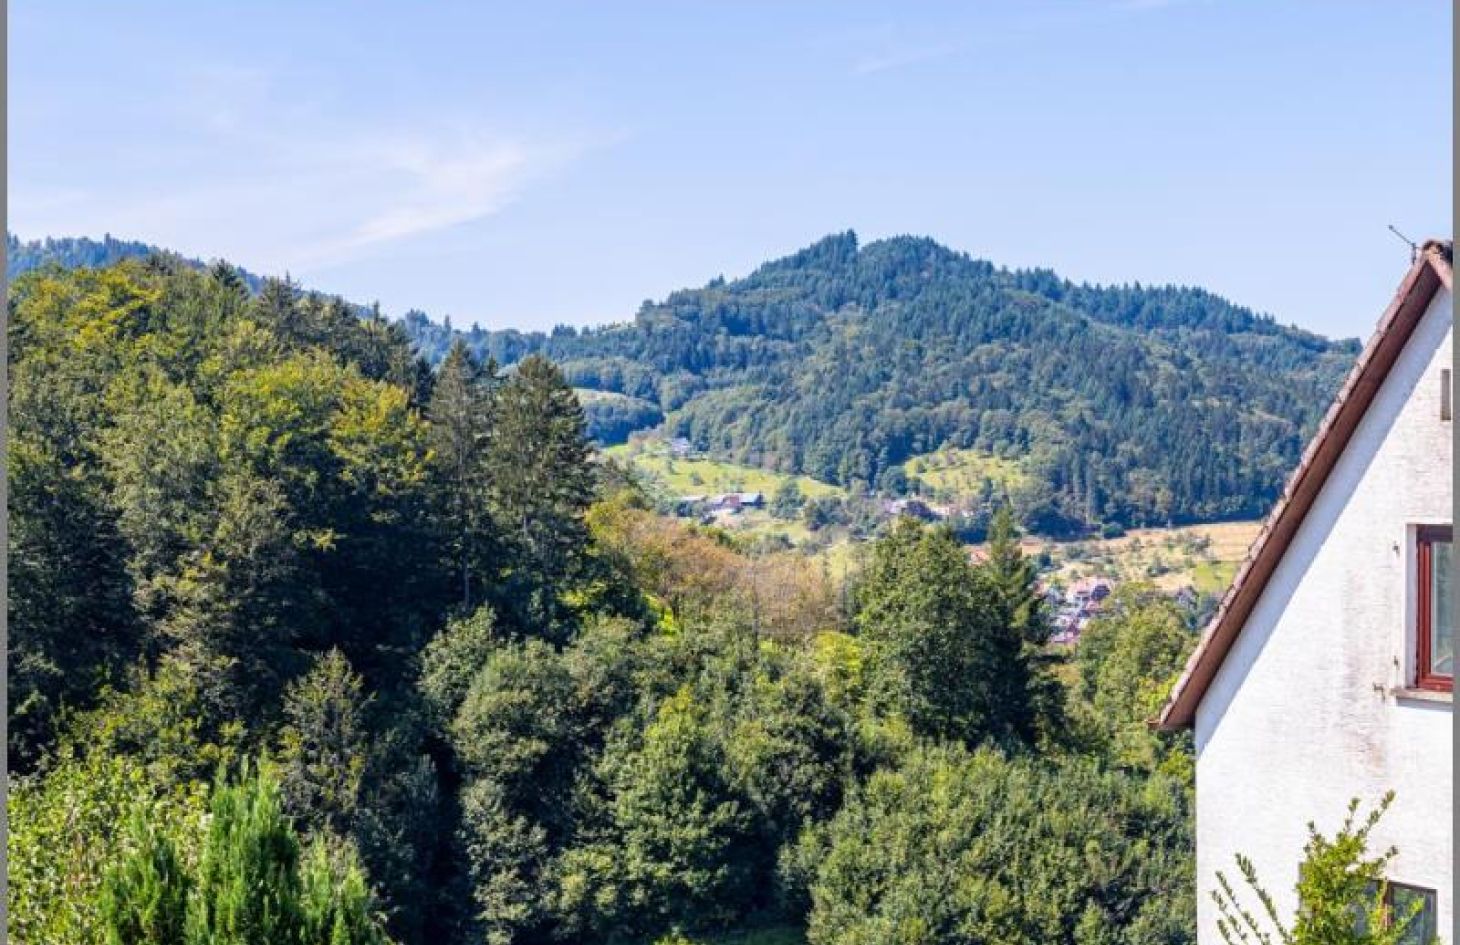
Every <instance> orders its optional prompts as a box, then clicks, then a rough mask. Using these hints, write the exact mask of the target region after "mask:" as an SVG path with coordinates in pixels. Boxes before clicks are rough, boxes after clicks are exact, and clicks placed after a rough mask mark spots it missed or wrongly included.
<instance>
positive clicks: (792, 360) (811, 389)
mask: <svg viewBox="0 0 1460 945" xmlns="http://www.w3.org/2000/svg"><path fill="white" fill-rule="evenodd" d="M10 246H11V250H12V254H13V256H12V260H11V271H12V273H14V272H17V271H21V270H23V269H26V268H30V267H33V266H35V265H37V264H38V263H39V262H41V261H56V262H60V263H62V264H63V265H91V264H95V263H102V262H106V261H109V260H112V259H115V258H120V257H126V256H134V255H145V254H147V253H150V252H156V251H155V250H153V249H152V248H151V247H147V246H145V245H144V244H139V243H124V242H119V241H116V240H112V239H111V238H110V237H108V238H107V240H106V241H104V242H101V243H97V242H93V241H90V240H46V241H44V242H32V243H24V244H21V243H17V242H16V240H15V238H14V237H13V236H12V237H10ZM181 262H183V263H184V264H186V265H189V266H197V267H202V266H203V264H202V263H199V262H196V261H191V260H181ZM240 276H241V277H242V278H243V279H244V280H245V282H246V284H248V285H249V286H250V287H251V288H252V289H253V290H254V291H257V288H258V286H259V282H258V280H257V279H256V278H255V277H253V276H251V275H249V274H248V273H243V272H240ZM347 308H349V309H350V310H351V311H354V312H355V313H356V314H359V315H362V316H365V317H373V316H372V315H371V313H370V311H369V310H367V309H364V308H362V307H360V306H353V305H350V306H347ZM401 324H402V326H403V327H404V329H405V333H406V336H407V337H408V338H409V339H410V341H411V342H412V343H413V344H414V345H415V347H416V349H417V351H418V352H419V353H421V354H422V355H423V356H425V357H426V359H427V360H428V361H431V362H433V363H434V362H436V361H439V360H440V359H441V358H442V357H443V356H444V354H445V352H446V351H447V349H448V348H449V347H450V345H451V343H452V342H453V340H454V339H457V338H460V339H462V340H464V341H465V342H466V344H467V346H468V347H469V348H470V349H471V350H472V351H473V353H474V354H476V355H477V356H478V357H479V358H482V359H488V358H490V359H491V360H494V361H495V362H496V363H497V364H498V365H499V366H502V367H510V366H511V365H513V364H515V363H517V362H518V361H520V360H521V359H522V358H524V357H525V356H527V355H529V354H532V353H540V354H544V355H546V356H548V357H549V358H551V359H553V360H554V361H555V362H557V363H558V364H559V365H560V366H561V368H562V370H563V371H564V373H565V375H566V377H567V378H568V381H569V383H570V384H572V385H573V386H574V387H576V388H578V389H579V390H580V393H581V394H582V395H583V399H584V402H585V409H586V416H587V420H588V425H589V433H590V435H591V436H593V437H594V438H595V439H596V440H598V441H599V442H600V443H613V442H619V441H622V439H623V438H625V437H627V436H628V435H629V433H631V432H633V431H634V430H635V429H643V428H646V427H656V426H660V425H661V424H662V426H663V428H664V429H665V431H666V432H668V433H670V434H673V435H679V436H684V437H687V438H688V439H690V440H691V441H692V442H693V443H694V445H695V446H696V447H698V448H700V449H704V450H707V451H709V452H710V453H711V454H712V455H716V456H719V457H721V458H725V459H730V460H735V461H738V462H742V463H748V464H751V465H757V466H765V467H768V468H772V469H776V470H781V471H785V472H797V473H804V474H808V475H811V476H814V477H816V478H819V479H822V480H825V481H828V482H834V483H838V484H841V485H844V486H849V487H853V488H862V489H867V490H873V491H881V492H886V493H901V492H904V491H908V490H910V489H911V490H916V489H918V488H920V486H919V484H918V483H916V482H909V480H908V477H907V476H906V474H905V472H904V470H903V469H902V468H901V464H902V463H903V462H904V461H905V460H907V459H909V458H910V457H914V456H918V455H921V454H925V453H929V452H931V451H933V450H936V449H938V448H940V447H953V448H959V449H968V450H974V451H977V452H979V453H984V454H988V455H989V456H991V457H997V458H1000V459H1005V460H1015V461H1017V462H1018V463H1019V465H1020V468H1021V469H1022V470H1023V472H1025V473H1026V474H1027V475H1024V476H1023V477H1022V482H1021V485H1020V487H1019V488H1018V489H1016V490H1013V492H1012V494H1009V495H1007V496H998V495H994V496H992V498H996V499H997V498H1007V499H1008V500H1009V501H1011V502H1012V503H1013V505H1014V507H1015V509H1016V511H1017V513H1018V515H1019V518H1020V519H1021V521H1022V522H1023V523H1024V524H1025V525H1026V526H1028V527H1030V528H1033V529H1035V530H1037V531H1040V532H1043V533H1046V534H1060V533H1067V532H1074V531H1080V530H1084V529H1086V528H1089V527H1093V526H1096V525H1100V524H1107V523H1113V524H1117V525H1148V524H1167V523H1173V522H1188V521H1203V520H1213V519H1221V518H1238V517H1247V518H1255V517H1258V516H1260V515H1261V514H1262V513H1263V512H1264V511H1265V510H1266V509H1267V508H1268V506H1269V505H1270V504H1271V503H1272V501H1273V499H1274V498H1275V497H1276V495H1277V492H1278V490H1279V489H1280V488H1281V485H1282V482H1283V480H1284V477H1285V476H1286V475H1287V472H1288V470H1290V469H1291V468H1292V467H1293V465H1294V464H1295V463H1296V462H1297V458H1298V453H1299V450H1300V448H1301V445H1302V442H1303V441H1304V439H1305V437H1306V434H1307V433H1308V432H1310V431H1311V429H1312V427H1313V426H1314V425H1315V424H1316V423H1317V420H1318V418H1319V417H1320V416H1321V414H1322V411H1323V409H1324V407H1325V406H1326V404H1327V402H1328V399H1329V398H1330V396H1331V395H1332V393H1333V391H1334V390H1335V389H1336V388H1337V385H1338V382H1339V380H1340V379H1341V378H1342V376H1343V373H1344V372H1345V371H1346V369H1347V367H1348V365H1349V364H1350V363H1351V362H1352V359H1353V358H1354V356H1355V355H1356V353H1357V350H1358V348H1357V343H1356V342H1353V341H1342V342H1333V341H1329V340H1327V339H1325V338H1322V337H1320V336H1317V335H1314V334H1311V333H1309V332H1305V331H1302V330H1299V329H1296V328H1291V327H1285V326H1281V325H1279V324H1278V323H1277V322H1276V321H1274V320H1273V319H1272V318H1271V317H1268V316H1263V315H1258V314H1255V313H1253V312H1252V311H1250V310H1248V309H1245V308H1242V307H1240V306H1236V305H1233V304H1232V303H1230V302H1228V301H1226V300H1225V299H1222V298H1220V297H1218V296H1215V295H1213V294H1211V293H1209V292H1206V291H1203V290H1201V289H1195V288H1186V287H1173V286H1165V287H1151V286H1142V285H1140V284H1135V285H1128V286H1091V285H1085V284H1079V285H1077V284H1074V283H1071V282H1069V281H1067V280H1063V279H1061V278H1059V277H1058V276H1056V275H1055V274H1054V273H1052V272H1050V271H1048V270H1007V269H1002V268H998V267H996V266H994V265H993V264H991V263H988V262H984V261H981V260H976V259H972V258H970V257H968V256H967V255H965V254H961V253H956V252H954V251H952V250H949V249H947V248H945V247H942V246H940V245H938V244H937V243H935V242H933V241H932V240H928V239H918V238H912V237H898V238H895V239H888V240H882V241H878V242H874V243H870V244H868V245H865V246H863V245H860V244H859V243H858V241H857V238H856V236H855V234H853V233H850V232H848V233H843V234H838V235H834V236H830V237H827V238H826V239H823V240H821V241H820V242H818V243H816V244H814V245H812V246H810V247H807V248H806V249H804V250H802V251H800V252H798V253H795V254H793V255H791V256H788V257H786V258H784V259H780V260H776V261H774V262H770V263H767V264H765V265H763V266H761V267H760V268H759V269H757V270H756V271H755V272H753V273H752V274H751V275H749V276H747V277H745V278H744V279H738V280H735V281H732V282H726V281H725V280H723V279H716V280H714V281H712V282H710V283H709V284H707V285H705V286H704V287H702V288H699V289H688V290H683V291H678V292H674V293H672V294H670V295H669V296H668V297H667V298H665V299H664V300H662V301H660V302H648V303H645V305H644V306H643V308H642V309H641V310H640V311H639V313H638V315H637V316H636V317H635V318H634V320H633V321H632V322H631V323H625V324H619V325H611V326H607V327H602V328H590V329H582V330H579V329H574V328H571V327H567V326H560V327H559V328H556V329H554V330H553V331H551V332H521V331H516V330H501V331H488V330H484V329H480V328H473V329H471V330H469V331H465V332H463V331H456V330H453V329H452V328H450V326H449V323H447V324H437V323H434V322H432V321H431V320H430V319H429V318H428V317H427V316H426V315H425V314H424V313H421V312H419V311H411V312H407V313H406V314H405V316H404V317H403V319H402V321H401ZM594 392H597V393H596V394H595V393H594ZM614 395H620V396H614ZM980 498H984V499H987V498H990V496H982V497H980Z"/></svg>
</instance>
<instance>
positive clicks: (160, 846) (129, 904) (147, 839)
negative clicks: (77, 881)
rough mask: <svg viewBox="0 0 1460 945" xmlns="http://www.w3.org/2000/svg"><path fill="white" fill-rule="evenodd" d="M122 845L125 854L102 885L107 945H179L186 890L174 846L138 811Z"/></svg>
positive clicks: (125, 832)
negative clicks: (124, 846) (124, 848)
mask: <svg viewBox="0 0 1460 945" xmlns="http://www.w3.org/2000/svg"><path fill="white" fill-rule="evenodd" d="M122 842H123V843H124V844H125V845H126V846H127V848H128V849H127V852H126V853H125V854H123V856H122V858H121V862H120V863H118V864H117V865H116V866H114V867H112V868H111V869H110V870H108V872H107V873H106V875H105V876H104V877H103V879H102V885H101V895H100V902H99V910H100V913H101V924H102V927H103V928H104V929H105V930H106V941H107V945H180V943H182V942H183V940H184V935H185V931H186V920H187V902H188V892H189V890H188V876H187V874H186V872H185V871H184V867H183V863H182V860H181V859H180V857H179V856H178V851H177V847H176V845H175V844H174V842H173V840H172V838H171V837H169V836H168V835H167V834H165V833H163V832H162V831H161V830H159V829H158V826H157V825H154V824H152V823H149V822H148V819H147V818H146V817H145V816H144V815H143V814H142V811H141V810H140V809H139V808H134V809H133V811H132V813H131V816H130V817H129V818H128V819H127V825H126V829H125V831H124V833H123V840H122Z"/></svg>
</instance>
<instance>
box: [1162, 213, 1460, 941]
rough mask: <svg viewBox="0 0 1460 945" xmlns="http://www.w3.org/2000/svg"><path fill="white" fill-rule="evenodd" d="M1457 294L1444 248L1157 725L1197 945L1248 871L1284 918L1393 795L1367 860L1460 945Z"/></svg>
mask: <svg viewBox="0 0 1460 945" xmlns="http://www.w3.org/2000/svg"><path fill="white" fill-rule="evenodd" d="M1451 292H1452V288H1451V244H1450V243H1449V242H1444V243H1441V242H1433V241H1432V242H1429V243H1426V244H1425V246H1424V248H1423V250H1422V251H1421V252H1420V253H1419V254H1418V257H1417V258H1416V260H1415V263H1414V265H1413V267H1411V269H1410V270H1409V272H1408V273H1407V274H1406V276H1405V278H1404V281H1403V282H1402V283H1401V284H1400V287H1399V292H1398V294H1397V295H1396V296H1395V298H1394V301H1393V302H1392V303H1391V304H1390V306H1389V308H1388V310H1387V311H1386V312H1385V313H1384V316H1383V319H1382V320H1381V321H1380V323H1379V328H1378V330H1377V331H1376V332H1375V333H1374V336H1373V338H1372V339H1371V340H1370V341H1369V343H1368V345H1367V346H1366V347H1365V348H1364V351H1363V353H1362V354H1361V355H1360V356H1359V360H1358V363H1357V364H1356V365H1355V367H1354V369H1353V371H1352V373H1351V374H1350V375H1349V378H1348V380H1347V382H1346V383H1345V384H1344V386H1343V389H1342V391H1341V392H1340V393H1339V395H1338V398H1337V399H1336V400H1335V402H1334V404H1333V406H1332V407H1331V408H1330V409H1329V411H1328V414H1327V416H1326V417H1325V419H1324V420H1323V423H1322V425H1321V426H1320V427H1319V429H1318V432H1317V434H1316V435H1315V436H1314V438H1313V441H1312V442H1311V443H1310V444H1309V445H1308V448H1307V450H1306V452H1305V453H1304V455H1303V459H1302V461H1301V463H1300V464H1299V466H1298V468H1297V470H1296V471H1295V472H1294V473H1293V475H1292V477H1291V479H1290V480H1289V481H1288V484H1287V487H1286V489H1285V490H1284V492H1283V495H1282V498H1281V499H1280V500H1279V501H1278V503H1277V505H1276V507H1275V508H1274V509H1273V511H1272V513H1271V515H1270V516H1269V517H1268V520H1267V523H1266V525H1265V526H1264V528H1263V530H1262V533H1261V534H1260V535H1259V536H1258V538H1257V540H1256V541H1255V542H1254V543H1253V546H1252V550H1251V551H1250V552H1249V554H1248V558H1247V561H1246V562H1245V563H1244V565H1243V567H1242V569H1241V571H1240V572H1239V573H1238V574H1237V577H1236V579H1235V580H1234V582H1233V584H1232V587H1231V588H1230V589H1229V590H1228V591H1227V594H1226V597H1225V598H1224V599H1223V601H1222V604H1221V607H1220V609H1219V610H1218V612H1217V614H1216V616H1215V617H1214V618H1213V620H1212V622H1211V624H1210V625H1209V626H1208V628H1207V629H1206V631H1205V633H1204V634H1203V636H1202V639H1201V642H1200V643H1199V644H1198V647H1197V650H1196V652H1195V653H1194V654H1193V655H1192V658H1191V660H1190V661H1189V662H1188V663H1187V666H1186V669H1185V671H1184V672H1183V673H1182V676H1181V678H1180V679H1179V680H1178V682H1177V683H1176V685H1175V687H1174V688H1173V690H1172V693H1171V696H1170V699H1169V701H1168V703H1167V704H1166V706H1165V707H1164V708H1163V710H1162V713H1161V716H1160V719H1159V720H1158V724H1159V725H1160V726H1161V727H1163V728H1168V729H1173V728H1182V727H1192V728H1194V729H1195V743H1196V757H1197V760H1196V862H1197V884H1198V888H1197V903H1198V905H1197V922H1198V941H1199V942H1200V943H1201V945H1218V943H1220V942H1221V936H1220V935H1219V934H1218V931H1217V927H1216V923H1217V919H1218V918H1219V913H1218V912H1217V907H1216V904H1215V903H1214V902H1213V900H1212V897H1211V891H1212V890H1213V889H1215V888H1216V887H1217V878H1216V873H1217V871H1218V870H1221V871H1222V872H1224V873H1225V874H1226V875H1227V876H1228V877H1229V878H1230V879H1231V880H1232V881H1233V884H1234V886H1235V887H1236V888H1237V889H1238V891H1239V895H1240V894H1241V892H1242V891H1243V889H1244V887H1245V884H1244V883H1243V882H1242V881H1241V878H1240V876H1239V874H1238V872H1237V869H1236V865H1235V863H1234V855H1235V854H1237V853H1244V854H1246V855H1247V856H1249V857H1251V859H1252V860H1253V863H1254V864H1255V866H1256V868H1257V872H1258V875H1259V877H1260V879H1261V880H1262V881H1263V884H1264V886H1265V887H1266V888H1267V889H1268V890H1269V892H1271V893H1272V894H1273V896H1274V899H1275V900H1276V904H1277V907H1278V910H1279V914H1280V915H1284V916H1291V915H1292V914H1293V912H1294V910H1295V909H1296V905H1297V902H1296V893H1295V891H1294V888H1293V887H1294V884H1295V883H1296V882H1297V878H1298V863H1299V862H1300V861H1301V859H1302V857H1303V846H1304V843H1305V841H1306V840H1307V824H1308V823H1309V822H1310V821H1311V822H1313V823H1314V824H1315V825H1316V826H1317V828H1318V829H1319V831H1320V832H1323V833H1327V834H1330V835H1331V834H1332V833H1333V831H1334V830H1336V829H1337V828H1338V826H1339V825H1340V824H1341V823H1342V821H1343V817H1344V813H1345V808H1346V806H1347V804H1348V802H1349V800H1350V799H1351V798H1355V797H1356V798H1359V799H1360V800H1361V802H1362V804H1363V809H1364V810H1368V809H1369V808H1370V807H1371V806H1372V805H1373V804H1375V803H1377V802H1378V801H1379V799H1380V798H1381V797H1382V796H1383V794H1384V793H1385V792H1386V791H1388V790H1391V789H1392V790H1393V791H1394V792H1395V800H1394V805H1393V807H1391V808H1390V810H1389V812H1388V813H1387V814H1386V815H1385V817H1384V819H1383V820H1382V821H1380V823H1379V825H1378V827H1377V828H1376V830H1375V833H1374V835H1373V842H1372V846H1371V849H1372V850H1374V851H1375V852H1377V851H1380V850H1383V849H1384V848H1386V847H1387V846H1389V845H1391V844H1392V845H1394V846H1397V847H1398V849H1399V853H1398V855H1397V856H1396V857H1395V858H1394V860H1393V862H1392V864H1391V868H1390V870H1389V874H1390V875H1389V877H1388V878H1389V880H1390V881H1391V886H1390V888H1391V890H1392V894H1393V895H1395V896H1396V897H1398V898H1399V899H1401V900H1407V901H1413V899H1414V898H1419V899H1421V900H1423V901H1424V902H1425V907H1424V908H1425V910H1426V919H1425V922H1426V924H1427V925H1428V926H1429V928H1430V929H1433V930H1434V931H1436V932H1438V933H1439V935H1440V936H1441V938H1442V939H1443V940H1445V941H1449V940H1450V929H1451V922H1452V915H1453V909H1454V901H1453V893H1452V889H1453V871H1452V860H1453V826H1452V807H1451V782H1452V772H1453V757H1452V748H1451V744H1452V742H1451V724H1452V714H1453V707H1452V703H1451V698H1452V697H1451V688H1452V679H1453V672H1454V670H1453V663H1452V659H1453V656H1452V654H1453V640H1454V636H1453V633H1454V630H1453V627H1454V624H1453V618H1454V612H1453V604H1452V600H1453V597H1452V594H1453V591H1452V589H1451V582H1452V580H1453V578H1452V574H1453V568H1452V566H1451V552H1450V547H1451V544H1450V542H1451V527H1452V521H1451V514H1452V512H1451V510H1452V501H1453V496H1452V486H1451V483H1452V469H1453V454H1452V448H1453V441H1452V422H1451V411H1452V407H1451V403H1450V401H1451V375H1450V372H1451V363H1452V362H1451V332H1452V325H1453V311H1452V298H1451ZM1247 902H1248V903H1249V904H1251V905H1253V906H1254V907H1255V906H1256V903H1255V902H1252V900H1251V899H1250V898H1249V899H1248V900H1247ZM1258 911H1260V910H1258ZM1420 934H1422V933H1419V932H1418V930H1416V936H1415V937H1414V940H1415V941H1418V940H1420V939H1419V935H1420Z"/></svg>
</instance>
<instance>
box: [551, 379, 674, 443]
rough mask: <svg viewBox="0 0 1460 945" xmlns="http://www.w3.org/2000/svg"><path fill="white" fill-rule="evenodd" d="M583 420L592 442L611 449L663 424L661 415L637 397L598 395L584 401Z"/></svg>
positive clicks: (662, 414)
mask: <svg viewBox="0 0 1460 945" xmlns="http://www.w3.org/2000/svg"><path fill="white" fill-rule="evenodd" d="M569 380H570V381H571V378H569ZM583 418H584V422H585V423H586V425H587V430H588V436H589V438H590V439H592V440H593V442H595V443H597V444H599V445H600V446H612V445H614V444H615V443H623V442H624V441H626V440H627V439H628V438H629V434H630V433H633V432H634V431H635V430H646V429H648V428H650V427H656V426H658V425H659V424H660V423H662V422H664V412H663V411H662V410H660V409H659V406H658V405H657V404H652V403H650V402H649V401H647V400H641V399H640V398H638V397H625V396H621V395H617V394H614V395H602V394H600V395H598V396H593V397H589V398H587V399H585V400H584V402H583Z"/></svg>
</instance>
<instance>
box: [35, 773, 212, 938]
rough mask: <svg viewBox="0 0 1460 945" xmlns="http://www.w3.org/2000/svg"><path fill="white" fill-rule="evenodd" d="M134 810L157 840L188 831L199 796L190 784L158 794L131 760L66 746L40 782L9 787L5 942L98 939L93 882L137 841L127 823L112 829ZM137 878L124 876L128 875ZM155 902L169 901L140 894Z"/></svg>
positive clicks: (98, 889) (97, 893)
mask: <svg viewBox="0 0 1460 945" xmlns="http://www.w3.org/2000/svg"><path fill="white" fill-rule="evenodd" d="M144 805H146V806H147V808H148V809H147V811H146V822H147V828H148V831H149V832H152V833H154V834H155V835H159V836H167V835H169V834H172V833H174V832H177V833H181V832H183V831H184V830H186V829H189V827H191V826H194V825H196V823H197V822H198V821H199V820H200V819H201V816H202V812H203V807H204V796H203V792H202V791H200V790H199V789H197V788H196V787H187V788H177V789H173V790H169V791H163V792H159V791H158V790H157V789H156V788H155V787H154V786H153V785H152V783H151V782H150V779H149V776H148V773H147V771H146V770H145V768H144V767H143V766H142V765H141V764H139V763H138V762H137V761H135V760H133V759H131V758H128V757H126V756H124V755H110V754H106V753H103V752H100V751H97V752H81V751H78V750H76V749H73V748H71V747H66V748H63V749H62V751H61V753H60V755H59V757H58V758H57V759H56V760H55V761H53V762H52V765H51V768H50V770H48V771H47V772H46V773H45V775H44V776H40V775H28V776H25V777H22V778H18V779H15V780H12V781H11V783H10V796H9V804H8V815H9V821H10V832H9V837H8V845H7V853H8V856H9V861H8V864H9V923H10V935H11V940H12V941H15V942H22V943H27V945H100V943H103V942H106V941H107V939H106V935H105V928H104V925H103V922H102V914H103V905H102V880H103V877H104V876H105V875H106V872H107V870H108V869H111V868H113V867H114V866H117V865H119V864H121V863H122V862H123V861H124V860H125V858H127V857H128V856H129V854H130V852H131V851H132V850H134V849H137V845H138V844H139V843H141V842H142V838H141V837H139V836H138V832H137V830H136V828H135V823H134V824H133V828H134V829H133V830H132V831H130V832H129V831H119V829H118V828H119V827H120V826H124V825H127V824H128V823H129V818H131V817H134V816H138V815H137V814H136V813H135V811H136V810H137V809H138V808H140V807H142V806H144ZM119 834H120V835H121V837H122V838H123V842H120V843H119V842H118V837H119ZM143 855H148V856H150V854H143ZM145 872H146V871H145V870H134V871H133V874H132V875H133V876H134V877H140V876H141V875H143V874H145ZM155 888H156V887H149V889H155ZM164 900H165V901H167V902H171V898H170V894H168V895H166V896H161V897H155V898H154V897H153V896H152V895H151V893H150V892H149V894H148V901H157V902H159V904H160V902H161V901H164ZM109 908H110V909H111V911H112V912H113V914H116V913H117V912H119V911H122V912H125V911H127V910H125V909H122V910H119V909H118V906H117V905H116V904H113V905H112V906H110V907H109ZM160 918H161V916H159V919H160ZM144 941H145V939H144Z"/></svg>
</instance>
